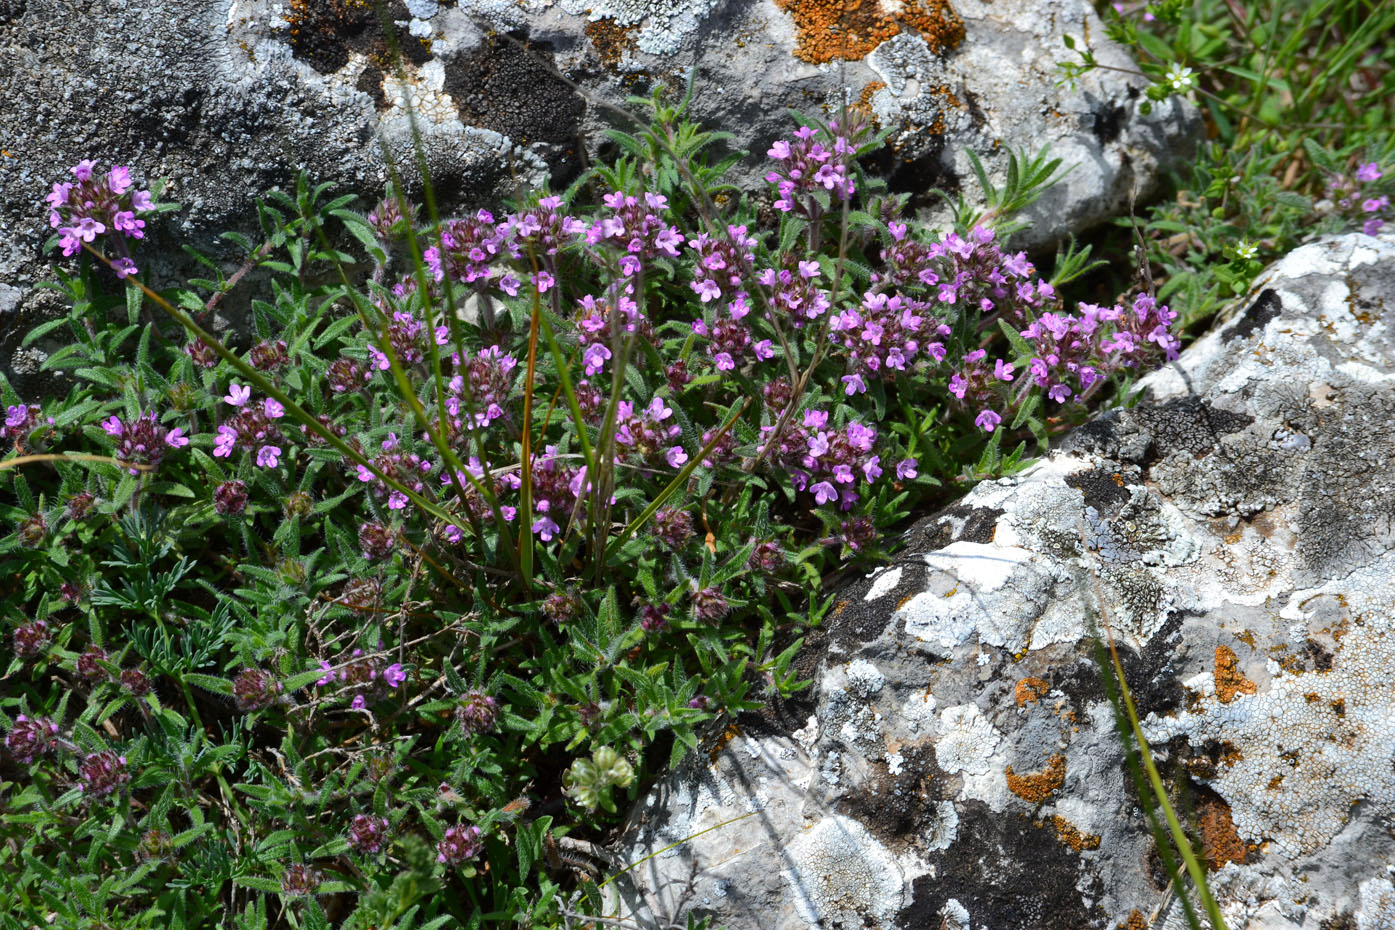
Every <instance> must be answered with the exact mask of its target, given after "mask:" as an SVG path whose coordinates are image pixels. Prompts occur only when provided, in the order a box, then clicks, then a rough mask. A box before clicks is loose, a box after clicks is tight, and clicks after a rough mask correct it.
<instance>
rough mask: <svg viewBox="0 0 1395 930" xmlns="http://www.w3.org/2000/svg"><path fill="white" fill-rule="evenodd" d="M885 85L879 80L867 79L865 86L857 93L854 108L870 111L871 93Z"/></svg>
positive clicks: (865, 111) (864, 111)
mask: <svg viewBox="0 0 1395 930" xmlns="http://www.w3.org/2000/svg"><path fill="white" fill-rule="evenodd" d="M885 86H886V85H885V84H884V83H882V82H881V81H868V82H867V86H866V87H863V88H862V93H860V94H858V95H857V103H856V104H855V105H854V106H855V108H856V109H857V110H859V111H861V112H863V113H871V112H872V95H873V94H875V93H876V92H877V91H879V90H881V89H882V88H883V87H885Z"/></svg>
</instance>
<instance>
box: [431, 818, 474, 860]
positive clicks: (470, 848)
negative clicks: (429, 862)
mask: <svg viewBox="0 0 1395 930" xmlns="http://www.w3.org/2000/svg"><path fill="white" fill-rule="evenodd" d="M483 849H484V843H483V841H482V840H481V839H480V828H479V827H476V826H465V825H464V824H456V825H455V826H452V827H447V828H446V832H445V834H444V835H442V837H441V841H440V842H439V843H437V844H436V861H437V862H444V863H445V864H446V865H449V866H457V865H459V864H460V863H462V862H464V861H465V860H467V859H473V858H475V857H476V856H478V855H479V854H480V852H481V851H483Z"/></svg>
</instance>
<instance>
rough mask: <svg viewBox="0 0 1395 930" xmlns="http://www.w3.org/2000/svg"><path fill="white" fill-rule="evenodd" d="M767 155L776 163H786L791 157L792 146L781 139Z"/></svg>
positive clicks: (771, 147)
mask: <svg viewBox="0 0 1395 930" xmlns="http://www.w3.org/2000/svg"><path fill="white" fill-rule="evenodd" d="M765 154H766V155H769V156H770V157H771V158H773V159H775V160H776V161H784V160H785V159H786V158H789V157H790V144H789V143H788V142H786V141H785V140H783V139H781V140H780V141H778V142H776V143H775V144H774V145H772V146H770V150H769V151H767V152H766V153H765Z"/></svg>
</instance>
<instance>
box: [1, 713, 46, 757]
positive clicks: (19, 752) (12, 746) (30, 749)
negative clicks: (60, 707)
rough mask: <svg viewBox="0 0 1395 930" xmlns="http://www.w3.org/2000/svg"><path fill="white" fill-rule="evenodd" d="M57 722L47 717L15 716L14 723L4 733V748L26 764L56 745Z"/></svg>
mask: <svg viewBox="0 0 1395 930" xmlns="http://www.w3.org/2000/svg"><path fill="white" fill-rule="evenodd" d="M57 736H58V724H56V723H54V722H53V721H52V720H50V719H48V718H47V717H32V718H31V717H26V716H25V715H24V714H20V715H18V716H17V717H15V725H14V726H12V727H11V728H10V732H9V733H7V734H5V748H6V749H8V750H9V751H10V754H11V755H13V756H14V757H15V759H16V760H18V761H19V762H21V763H23V764H25V765H28V764H29V763H30V762H33V761H34V760H35V759H37V758H39V757H40V756H42V755H45V754H47V753H50V752H52V751H53V749H54V747H55V746H57V745H58V740H57V739H55V737H57Z"/></svg>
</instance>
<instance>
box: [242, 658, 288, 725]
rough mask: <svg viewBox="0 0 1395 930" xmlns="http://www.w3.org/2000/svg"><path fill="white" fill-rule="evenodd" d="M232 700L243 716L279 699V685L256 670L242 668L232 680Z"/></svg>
mask: <svg viewBox="0 0 1395 930" xmlns="http://www.w3.org/2000/svg"><path fill="white" fill-rule="evenodd" d="M232 690H233V699H234V700H235V701H236V702H237V709H238V710H240V711H242V712H243V713H244V714H249V713H251V712H252V711H255V710H262V709H263V708H267V707H270V706H271V705H272V704H275V703H276V702H277V701H279V700H280V699H281V683H280V682H279V681H277V680H276V679H275V678H272V677H271V676H270V675H268V674H267V673H266V672H263V671H262V670H261V669H257V668H244V669H243V670H242V671H240V672H238V673H237V677H236V678H234V679H233V685H232Z"/></svg>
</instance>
